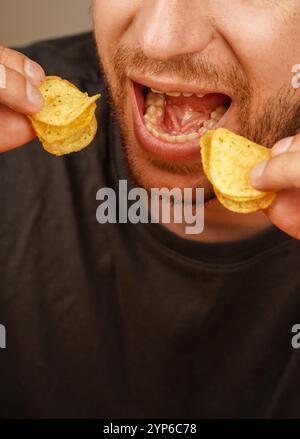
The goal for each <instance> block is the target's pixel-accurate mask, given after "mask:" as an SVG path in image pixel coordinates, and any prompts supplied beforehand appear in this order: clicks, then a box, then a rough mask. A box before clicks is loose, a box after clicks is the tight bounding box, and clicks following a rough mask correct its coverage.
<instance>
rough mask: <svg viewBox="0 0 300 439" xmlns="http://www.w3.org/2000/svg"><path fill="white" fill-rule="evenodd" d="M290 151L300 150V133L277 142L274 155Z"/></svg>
mask: <svg viewBox="0 0 300 439" xmlns="http://www.w3.org/2000/svg"><path fill="white" fill-rule="evenodd" d="M289 151H291V152H292V151H300V135H299V134H297V135H296V136H294V137H287V138H286V139H282V140H280V141H279V142H277V143H276V144H275V145H274V146H273V148H272V156H273V157H274V156H276V155H279V154H284V153H286V152H289Z"/></svg>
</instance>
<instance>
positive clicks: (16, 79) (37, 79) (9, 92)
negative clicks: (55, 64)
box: [0, 45, 45, 152]
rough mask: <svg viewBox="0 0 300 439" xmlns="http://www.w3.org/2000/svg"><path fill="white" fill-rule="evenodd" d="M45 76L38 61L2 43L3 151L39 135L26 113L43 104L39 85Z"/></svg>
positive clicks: (0, 149)
mask: <svg viewBox="0 0 300 439" xmlns="http://www.w3.org/2000/svg"><path fill="white" fill-rule="evenodd" d="M44 78H45V73H44V70H43V69H42V67H41V66H40V65H39V64H37V63H36V62H34V61H32V60H30V59H29V58H27V57H26V56H25V55H23V54H21V53H19V52H17V51H15V50H12V49H7V48H5V47H3V46H1V45H0V152H3V151H8V150H10V149H13V148H16V147H18V146H22V145H24V144H25V143H28V142H29V141H30V140H32V139H33V138H34V137H35V136H36V134H35V132H34V131H33V129H32V127H31V125H30V122H29V120H28V118H27V117H26V116H25V115H26V114H29V115H30V114H35V113H38V112H39V111H40V109H41V108H42V106H43V96H42V95H41V93H40V91H39V89H38V87H39V86H40V85H41V84H42V82H43V80H44Z"/></svg>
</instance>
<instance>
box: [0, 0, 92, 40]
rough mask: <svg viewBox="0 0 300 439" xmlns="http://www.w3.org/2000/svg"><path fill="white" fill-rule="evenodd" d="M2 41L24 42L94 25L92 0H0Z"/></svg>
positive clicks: (0, 33)
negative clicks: (91, 9) (91, 7)
mask: <svg viewBox="0 0 300 439" xmlns="http://www.w3.org/2000/svg"><path fill="white" fill-rule="evenodd" d="M0 2H1V6H0V44H3V45H5V46H21V45H24V44H27V43H30V42H33V41H38V40H41V39H45V38H49V37H56V36H63V35H68V34H72V33H77V32H83V31H86V30H89V29H91V27H92V24H91V23H92V18H91V11H90V6H91V0H0Z"/></svg>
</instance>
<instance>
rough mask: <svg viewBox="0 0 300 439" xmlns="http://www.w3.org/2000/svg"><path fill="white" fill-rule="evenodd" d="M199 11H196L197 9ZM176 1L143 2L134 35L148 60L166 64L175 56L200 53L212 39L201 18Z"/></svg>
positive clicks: (206, 23) (210, 30)
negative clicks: (165, 62)
mask: <svg viewBox="0 0 300 439" xmlns="http://www.w3.org/2000/svg"><path fill="white" fill-rule="evenodd" d="M197 10H199V8H197ZM194 11H195V9H194V8H189V7H187V4H186V3H183V2H178V1H177V2H176V1H168V2H165V1H155V0H151V2H145V6H143V9H142V10H141V12H140V14H139V16H138V17H137V21H136V25H135V31H136V39H137V40H138V41H139V44H140V48H141V49H142V51H143V52H144V54H145V55H146V56H147V57H148V58H152V59H156V60H161V61H164V60H168V59H171V58H175V57H176V56H178V55H183V54H193V53H201V52H203V51H204V50H205V48H206V47H207V46H208V45H209V43H210V41H211V40H212V39H213V32H214V31H213V27H212V26H211V24H210V23H209V22H208V20H207V19H206V17H205V16H201V15H199V13H198V15H196V16H195V12H194Z"/></svg>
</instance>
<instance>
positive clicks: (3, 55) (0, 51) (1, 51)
mask: <svg viewBox="0 0 300 439" xmlns="http://www.w3.org/2000/svg"><path fill="white" fill-rule="evenodd" d="M7 53H8V49H7V48H6V47H5V46H2V45H1V44H0V64H5V62H6V59H7Z"/></svg>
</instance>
